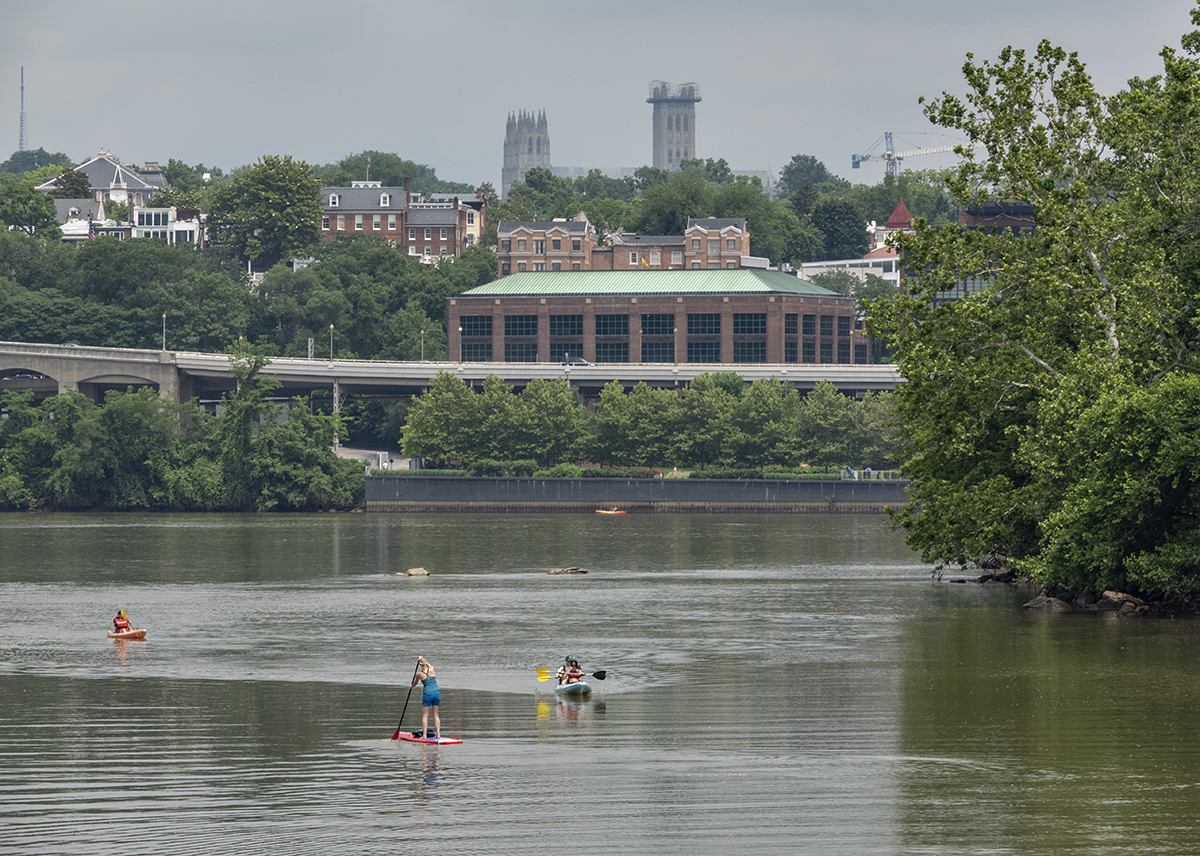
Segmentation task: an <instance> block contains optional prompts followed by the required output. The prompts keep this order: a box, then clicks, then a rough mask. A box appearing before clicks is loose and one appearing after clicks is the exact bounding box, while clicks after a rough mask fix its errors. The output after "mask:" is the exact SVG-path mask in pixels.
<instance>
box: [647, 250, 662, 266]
mask: <svg viewBox="0 0 1200 856" xmlns="http://www.w3.org/2000/svg"><path fill="white" fill-rule="evenodd" d="M650 267H662V253H661V252H659V251H658V250H651V252H650Z"/></svg>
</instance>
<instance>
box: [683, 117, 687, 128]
mask: <svg viewBox="0 0 1200 856" xmlns="http://www.w3.org/2000/svg"><path fill="white" fill-rule="evenodd" d="M687 119H688V117H687V116H684V117H683V130H685V131H686V130H687V129H688V127H687Z"/></svg>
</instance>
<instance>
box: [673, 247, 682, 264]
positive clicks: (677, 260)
mask: <svg viewBox="0 0 1200 856" xmlns="http://www.w3.org/2000/svg"><path fill="white" fill-rule="evenodd" d="M671 264H673V265H681V264H683V253H681V252H679V251H678V250H676V251H675V252H673V253H671Z"/></svg>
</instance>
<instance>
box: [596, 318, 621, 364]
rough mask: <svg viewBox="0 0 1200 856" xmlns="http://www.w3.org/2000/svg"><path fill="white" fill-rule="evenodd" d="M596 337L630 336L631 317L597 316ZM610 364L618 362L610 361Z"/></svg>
mask: <svg viewBox="0 0 1200 856" xmlns="http://www.w3.org/2000/svg"><path fill="white" fill-rule="evenodd" d="M596 335H597V336H628V335H629V316H628V315H597V316H596ZM610 362H616V361H612V360H610Z"/></svg>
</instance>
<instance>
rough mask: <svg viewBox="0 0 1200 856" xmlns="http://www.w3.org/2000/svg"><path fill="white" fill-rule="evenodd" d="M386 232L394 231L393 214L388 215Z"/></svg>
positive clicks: (394, 221) (394, 219)
mask: <svg viewBox="0 0 1200 856" xmlns="http://www.w3.org/2000/svg"><path fill="white" fill-rule="evenodd" d="M388 231H389V232H395V231H396V215H395V214H389V215H388Z"/></svg>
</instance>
